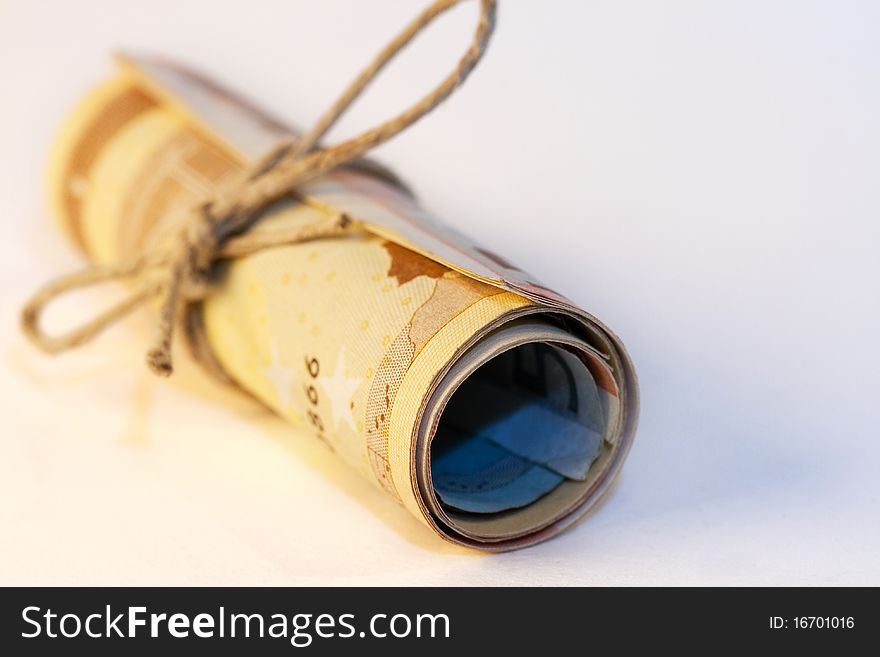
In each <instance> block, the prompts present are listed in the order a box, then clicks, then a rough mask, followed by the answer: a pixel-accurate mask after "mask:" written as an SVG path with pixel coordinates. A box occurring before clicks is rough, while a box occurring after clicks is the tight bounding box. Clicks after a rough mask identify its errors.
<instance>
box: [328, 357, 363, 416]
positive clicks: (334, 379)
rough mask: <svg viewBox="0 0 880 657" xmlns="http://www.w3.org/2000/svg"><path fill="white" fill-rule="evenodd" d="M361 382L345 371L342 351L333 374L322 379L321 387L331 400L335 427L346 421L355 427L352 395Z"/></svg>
mask: <svg viewBox="0 0 880 657" xmlns="http://www.w3.org/2000/svg"><path fill="white" fill-rule="evenodd" d="M360 384H361V381H360V379H356V378H352V377H350V376H348V375H347V374H346V373H345V352H344V351H340V352H339V358H337V359H336V367H335V369H334V371H333V374H332V375H330V376H327V377H324V378H323V379H321V387H322V388H323V389H324V394H325V395H326V396H327V398H328V399H329V400H330V410H331V412H332V413H333V428H334V429H335V428H336V427H338V426H339V423H340V422H345V423H346V424H348V426H350V427H351V428H352V429H354V428H355V426H354V420H353V418H352V415H351V396H352V395H353V394H354V391H355V390H357V387H358V386H359V385H360Z"/></svg>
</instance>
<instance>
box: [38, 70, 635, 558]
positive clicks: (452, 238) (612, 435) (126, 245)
mask: <svg viewBox="0 0 880 657" xmlns="http://www.w3.org/2000/svg"><path fill="white" fill-rule="evenodd" d="M292 134H295V133H294V131H292V130H291V129H290V128H289V127H287V126H286V125H284V123H283V122H281V121H278V120H277V119H274V118H272V117H270V116H269V115H267V114H266V113H264V112H262V111H260V110H257V109H255V108H254V107H253V105H251V104H250V103H248V102H246V101H244V100H242V99H240V98H239V97H238V96H236V95H235V94H233V93H231V92H229V91H228V90H226V89H224V88H222V87H220V86H219V85H217V84H216V83H214V82H212V81H209V80H207V79H206V78H204V77H203V76H200V75H196V74H194V73H192V72H191V71H189V70H187V69H185V68H183V67H181V66H179V65H176V64H171V63H168V62H163V61H157V60H151V59H146V58H137V57H122V58H120V61H119V67H118V70H117V72H116V74H115V75H114V76H113V77H111V78H110V79H109V80H107V81H105V82H104V83H103V84H101V85H100V86H98V87H97V88H96V89H94V90H93V91H92V92H91V93H90V94H88V95H87V96H86V98H85V99H84V100H83V101H82V102H81V104H80V105H79V106H78V107H77V108H76V109H75V110H74V111H73V112H72V113H71V115H70V117H69V119H68V120H67V122H66V124H65V126H64V128H63V130H62V132H61V135H60V137H59V139H58V141H57V143H56V146H55V149H54V151H53V154H52V159H51V167H50V185H49V186H50V194H51V198H52V204H53V207H54V210H55V213H56V214H57V216H58V217H59V219H60V220H61V223H62V225H63V226H64V228H65V230H66V232H67V234H68V235H69V236H70V238H71V239H72V240H73V241H74V242H75V244H76V245H77V246H78V247H79V248H80V249H82V251H83V252H84V253H85V255H86V256H87V257H88V258H89V259H90V260H92V261H93V262H96V263H113V262H116V261H119V260H120V259H124V258H130V257H134V256H137V255H138V254H139V253H142V252H143V250H144V249H148V248H150V247H151V246H154V245H156V244H157V243H159V242H161V241H162V240H165V239H168V236H169V235H170V234H172V233H173V231H174V230H175V228H176V227H179V224H180V221H181V220H182V219H183V218H184V217H185V215H186V210H187V209H188V208H190V207H192V206H193V205H195V204H197V203H199V202H202V201H204V200H205V199H206V198H209V197H210V196H211V194H212V191H213V190H215V189H217V188H218V186H220V185H222V184H223V183H224V181H226V180H228V179H229V178H230V177H231V176H234V175H236V174H237V173H239V172H240V171H242V170H243V169H244V168H245V167H247V166H248V165H250V164H252V162H253V161H254V160H255V159H256V158H257V157H259V156H260V155H262V154H263V153H264V152H266V151H267V150H268V149H269V148H271V147H272V146H273V145H275V144H277V143H278V142H279V141H281V140H282V139H286V138H289V137H290V136H291V135H292ZM340 214H345V215H346V216H349V217H352V218H353V219H355V220H357V223H358V225H359V226H361V227H362V229H361V230H358V231H355V232H351V233H347V234H345V235H340V236H335V237H328V238H323V239H315V240H309V241H304V242H302V243H297V244H289V245H283V246H275V247H273V248H267V249H263V250H261V251H259V252H257V253H252V254H250V255H244V256H242V257H237V258H229V259H227V260H225V261H223V262H222V263H221V264H220V265H219V266H217V267H216V269H217V271H216V279H217V281H216V287H215V289H214V291H213V292H212V293H211V294H210V295H209V296H208V297H207V298H206V299H205V300H204V301H203V302H201V304H200V305H199V306H198V309H197V315H198V316H197V317H195V318H194V320H193V321H195V322H196V323H197V324H198V326H199V330H201V331H202V332H203V333H204V337H205V338H206V343H207V344H208V345H209V349H208V350H207V351H208V352H209V353H203V354H201V355H200V356H201V357H200V360H203V362H208V361H210V363H211V366H212V367H213V369H214V370H216V371H219V372H222V374H223V376H225V377H226V378H227V379H228V380H229V381H230V382H232V383H234V384H235V385H237V386H239V387H240V388H241V389H242V390H243V391H246V392H247V393H250V394H251V395H252V396H254V397H255V398H257V399H258V400H260V401H261V402H262V403H264V404H265V405H267V406H268V407H270V408H271V409H273V410H274V411H275V412H276V413H278V414H279V415H280V416H282V417H283V418H285V419H286V420H288V421H289V422H290V423H291V425H292V426H293V430H292V432H293V433H297V434H302V435H303V436H311V437H312V438H313V439H317V440H320V441H322V442H323V443H324V444H326V446H327V448H328V449H330V450H333V452H335V453H336V454H337V455H338V456H339V457H341V458H343V459H345V460H346V461H347V462H348V463H350V464H351V465H352V466H353V467H354V468H355V470H357V471H359V472H360V474H361V475H362V476H365V477H367V478H368V479H370V480H372V481H373V482H375V483H376V485H377V486H380V487H381V488H382V489H383V490H384V491H386V492H387V493H388V495H389V496H390V498H392V499H393V500H395V501H396V502H398V503H400V504H402V505H404V506H405V507H406V508H407V509H408V510H409V511H410V512H411V513H412V514H413V515H414V516H415V517H416V518H418V519H419V520H420V521H421V522H422V523H424V524H425V525H427V526H428V527H430V528H431V529H433V530H434V531H435V532H436V533H438V534H439V535H440V536H442V537H444V538H446V539H448V540H450V541H454V542H457V543H460V544H463V545H467V546H471V547H475V548H479V549H486V550H504V549H511V548H516V547H521V546H524V545H528V544H532V543H534V542H537V541H540V540H543V539H545V538H547V537H549V536H552V535H553V534H555V533H557V532H559V531H560V530H562V529H563V528H565V527H567V526H568V525H570V524H571V523H573V522H574V521H576V520H577V519H578V518H580V517H582V516H583V515H584V514H585V513H586V512H587V511H588V510H589V509H590V508H591V507H592V506H593V505H595V503H596V502H597V501H598V500H600V499H601V498H602V497H603V496H604V495H605V494H606V493H607V492H608V490H609V487H610V484H611V482H612V481H613V479H614V477H615V475H616V474H617V473H618V472H619V470H620V467H621V465H622V463H623V461H624V459H625V457H626V454H627V451H628V449H629V447H630V444H631V441H632V437H633V434H634V431H635V425H636V418H637V403H638V402H637V386H636V379H635V374H634V371H633V368H632V365H631V363H630V360H629V358H628V356H627V355H626V352H625V350H624V348H623V346H622V345H621V343H620V342H619V340H618V339H617V338H616V337H615V336H614V334H612V333H611V332H610V331H609V330H608V329H607V328H606V327H604V326H603V325H602V324H601V323H600V322H599V321H598V320H596V319H595V318H593V317H592V316H590V315H588V314H587V313H585V312H584V311H582V310H580V309H578V308H577V307H576V306H574V305H573V304H572V303H571V302H570V301H568V300H567V299H565V298H564V297H562V296H561V295H558V294H556V293H555V292H552V291H550V290H548V289H546V288H545V287H543V286H541V285H540V284H538V283H536V282H535V281H534V279H533V278H532V277H531V276H529V275H528V274H526V273H525V272H522V271H521V270H519V269H518V268H516V267H515V266H513V265H511V264H510V263H508V262H507V261H505V260H504V259H503V258H501V257H500V256H498V255H496V254H494V253H493V252H492V251H490V250H488V249H486V248H482V247H480V246H478V245H476V244H474V243H472V242H471V241H469V240H468V239H467V238H465V237H463V236H461V235H458V234H457V233H454V232H453V231H451V230H449V229H448V228H445V227H443V225H442V224H441V223H439V222H437V221H435V220H434V219H432V218H431V217H429V216H428V215H427V214H426V213H425V211H424V210H423V209H422V208H420V207H419V205H418V204H417V202H416V201H415V200H414V199H413V198H412V196H411V195H410V194H409V192H408V191H407V190H405V189H404V188H403V187H402V186H401V185H400V184H399V183H398V182H397V180H396V179H395V177H394V176H393V174H390V173H389V172H387V171H386V170H384V169H383V168H381V167H379V166H377V165H374V164H371V163H369V162H360V163H357V164H356V165H353V166H349V167H346V168H344V169H341V170H339V171H335V172H332V173H330V174H328V175H327V176H325V177H323V178H322V179H319V180H317V181H315V182H313V183H309V184H308V185H306V186H304V187H303V188H302V189H298V190H296V192H295V193H291V195H290V196H289V197H287V198H284V199H283V200H281V201H279V202H276V203H274V204H272V205H271V206H270V207H268V208H266V210H265V212H264V216H263V217H262V219H261V220H260V222H259V223H258V224H257V225H256V227H255V228H254V229H253V230H254V231H256V232H264V233H265V234H266V235H269V236H271V235H272V234H273V231H285V232H290V231H291V230H294V229H299V228H303V229H307V228H308V227H309V226H314V225H320V224H321V222H326V221H328V220H329V219H332V218H333V217H335V216H339V215H340ZM301 503H307V501H301Z"/></svg>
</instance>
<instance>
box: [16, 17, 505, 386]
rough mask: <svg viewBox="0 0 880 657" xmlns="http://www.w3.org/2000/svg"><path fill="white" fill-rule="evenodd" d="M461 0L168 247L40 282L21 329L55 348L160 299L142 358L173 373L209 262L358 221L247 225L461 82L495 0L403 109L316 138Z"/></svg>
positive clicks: (408, 36)
mask: <svg viewBox="0 0 880 657" xmlns="http://www.w3.org/2000/svg"><path fill="white" fill-rule="evenodd" d="M460 1H461V0H437V1H436V2H434V3H433V4H431V5H430V6H429V7H427V8H426V9H425V10H423V11H422V13H421V14H419V15H418V16H417V17H416V18H415V20H413V21H412V22H411V23H410V24H409V25H407V26H406V27H405V28H404V29H403V30H402V31H401V32H400V33H399V34H398V35H397V36H396V37H394V38H393V39H392V40H391V41H390V42H389V43H388V44H387V45H386V46H385V47H384V48H383V49H382V50H381V51H380V52H379V54H378V55H376V56H375V57H374V58H373V60H372V61H371V62H370V63H369V64H368V65H367V67H366V68H364V70H363V71H361V73H360V74H359V75H358V76H357V77H356V78H355V79H354V80H353V81H352V82H351V83H350V84H349V85H348V87H347V88H346V89H345V91H344V92H343V93H342V95H340V96H339V98H338V99H337V100H336V101H335V102H334V103H333V105H332V106H331V107H330V108H329V109H328V110H327V111H326V112H325V113H324V114H323V115H322V116H321V118H320V119H319V120H318V121H317V122H316V123H315V125H314V126H313V127H312V128H311V130H309V131H308V132H307V133H306V134H305V135H304V136H303V137H302V138H300V139H299V140H296V141H290V142H285V143H282V144H281V145H280V146H278V147H277V148H275V149H273V150H272V151H271V152H269V153H268V154H267V155H265V156H264V157H263V158H262V159H261V160H260V161H258V162H257V163H256V164H255V165H254V166H253V167H251V168H250V169H248V170H246V171H244V172H243V173H242V174H241V175H239V176H237V177H236V178H235V179H234V180H233V181H232V182H231V183H230V184H228V185H225V186H224V187H223V188H222V189H220V190H218V191H217V193H216V194H215V196H214V197H213V198H212V199H211V200H209V201H208V202H206V203H204V204H202V205H199V206H197V207H195V208H193V209H191V210H190V211H189V214H188V216H187V218H186V219H185V221H184V225H183V229H182V230H181V231H180V234H179V235H178V236H177V239H175V240H174V241H173V242H172V243H171V244H170V246H163V247H161V248H158V249H156V250H155V251H153V252H149V253H146V254H143V255H140V256H136V257H134V258H132V259H131V260H129V261H127V262H121V263H118V264H115V265H110V266H91V267H88V268H87V269H85V270H83V271H80V272H75V273H73V274H68V275H65V276H61V277H59V278H57V279H55V280H53V281H51V282H50V283H49V284H48V285H46V286H44V287H43V288H42V289H40V290H39V291H38V292H37V293H36V294H35V295H34V296H33V297H32V298H31V299H30V300H29V301H28V302H27V303H26V305H25V306H24V308H23V310H22V314H21V325H22V330H23V331H24V333H25V335H26V336H27V337H28V338H29V339H30V340H31V342H33V343H34V344H35V345H36V346H37V347H38V348H40V349H41V350H43V351H44V352H46V353H52V354H55V353H60V352H63V351H66V350H69V349H73V348H75V347H78V346H80V345H82V344H84V343H86V342H88V341H90V340H92V339H93V338H95V337H96V336H97V335H98V334H99V333H100V332H102V331H103V330H104V329H106V328H107V327H109V326H110V325H112V324H114V323H115V322H117V321H119V320H120V319H121V318H123V317H124V316H126V315H128V314H129V313H130V312H132V311H133V310H135V309H136V308H138V307H140V306H142V305H143V304H144V303H146V302H147V301H149V300H150V299H153V298H156V297H158V298H159V300H160V308H159V318H158V321H157V324H156V337H155V340H154V342H153V344H152V346H151V348H150V349H149V351H148V352H147V365H148V366H149V367H150V369H151V370H152V371H153V372H154V373H156V374H158V375H160V376H169V375H170V374H171V373H172V371H173V360H172V340H173V335H174V328H175V325H176V324H177V321H178V317H179V316H180V315H181V312H182V310H183V309H184V308H185V307H186V306H187V305H189V304H193V303H197V302H198V301H201V300H202V299H204V298H205V297H206V296H207V295H208V294H210V292H211V290H212V287H213V283H214V281H213V273H214V265H215V263H217V262H218V261H220V260H223V259H228V258H237V257H242V256H244V255H248V254H250V253H255V252H257V251H260V250H263V249H268V248H273V247H276V246H282V245H286V244H295V243H300V242H303V241H306V240H312V239H320V238H326V237H336V236H340V235H344V234H348V233H350V232H351V231H353V230H358V229H359V228H360V225H359V223H358V222H357V221H355V220H352V219H351V218H349V217H348V216H346V215H338V216H331V217H327V218H326V220H324V221H322V222H318V223H317V224H314V225H310V226H305V227H301V228H297V229H296V230H294V231H291V232H289V233H283V234H272V235H260V234H259V233H258V232H249V231H250V229H251V228H252V227H253V226H254V224H255V223H256V222H258V221H259V219H260V217H261V213H260V210H261V209H262V208H264V207H265V206H266V205H267V204H269V203H271V202H273V201H276V200H278V199H280V198H281V197H283V196H285V195H287V194H289V193H291V192H292V191H294V190H295V189H296V188H297V187H298V186H299V185H302V184H303V183H306V182H308V181H310V180H313V179H314V178H317V177H318V176H321V175H322V174H325V173H327V172H328V171H330V170H332V169H335V168H337V167H339V166H341V165H343V164H346V163H349V162H352V161H353V160H356V159H358V158H360V157H361V156H363V155H364V154H365V153H367V152H368V151H370V150H372V149H373V148H375V147H377V146H379V145H380V144H383V143H384V142H386V141H388V140H389V139H392V138H393V137H394V136H396V135H397V134H399V133H401V132H403V131H404V130H406V129H407V128H408V127H409V126H410V125H412V124H413V123H415V122H416V121H418V120H419V119H420V118H422V117H423V116H424V115H425V114H427V113H428V112H430V111H431V110H432V109H434V108H435V107H437V105H439V104H440V103H442V102H443V101H444V100H446V98H448V97H449V96H450V95H451V94H452V93H453V92H454V91H455V89H456V88H458V86H459V85H461V84H462V83H463V82H464V81H465V79H466V78H467V76H468V75H469V74H470V72H471V71H472V70H473V69H474V67H475V66H476V65H477V63H478V62H479V60H480V58H481V57H482V56H483V53H484V52H485V50H486V46H487V45H488V41H489V37H490V36H491V34H492V30H493V28H494V24H495V13H496V0H480V17H479V22H478V24H477V29H476V31H475V33H474V36H473V40H472V41H471V44H470V47H469V48H468V49H467V51H466V52H465V53H464V55H462V57H461V58H460V59H459V61H458V64H457V65H456V66H455V68H454V69H453V70H452V72H451V73H450V74H449V75H447V76H446V77H445V78H444V79H443V80H442V81H441V82H440V84H439V85H438V86H436V87H435V88H434V89H433V90H432V91H431V92H429V93H428V94H427V95H425V96H424V97H423V98H421V99H420V100H419V101H417V102H416V103H415V104H414V105H412V106H410V107H409V108H407V109H406V110H404V111H403V112H401V113H400V114H398V115H396V116H394V117H392V118H390V119H388V120H386V121H384V122H382V123H380V124H379V125H377V126H375V127H373V128H371V129H369V130H366V131H364V132H362V133H361V134H359V135H357V136H356V137H353V138H351V139H348V140H346V141H343V142H340V143H338V144H335V145H333V146H327V147H320V146H318V142H319V141H320V139H321V138H322V137H323V136H324V135H325V134H326V133H327V131H328V130H330V128H331V127H333V125H334V124H335V123H336V122H337V121H338V120H339V118H340V117H341V116H342V114H343V113H344V112H345V111H346V110H347V109H348V108H349V107H350V106H351V105H352V103H354V101H355V100H356V99H357V98H358V97H359V96H360V95H361V93H362V92H363V91H364V90H365V89H366V88H367V86H368V85H369V84H370V82H372V80H373V79H374V78H375V77H376V75H378V73H379V72H380V71H381V70H382V69H383V68H384V67H385V65H386V64H388V62H389V61H391V59H393V58H394V57H395V55H397V54H398V53H399V52H400V51H401V50H403V48H404V47H405V46H406V45H407V44H408V43H409V42H410V41H411V40H412V39H413V37H415V36H416V35H417V34H418V33H419V32H421V31H422V30H423V29H424V28H425V27H427V25H428V24H429V23H431V22H432V21H433V20H434V19H435V18H436V17H438V16H439V15H441V14H443V13H444V12H446V11H447V10H449V9H451V8H452V7H454V6H455V5H457V4H459V2H460ZM125 279H131V280H133V281H134V282H135V290H134V292H132V293H131V294H130V295H129V296H128V297H126V298H125V299H123V300H122V301H121V302H119V303H117V304H116V305H114V306H111V307H110V308H108V309H106V310H104V311H103V312H101V313H99V314H98V315H97V316H95V317H94V318H92V319H91V320H89V321H87V322H86V323H84V324H82V325H81V326H79V327H77V328H74V329H72V330H70V331H68V332H66V333H63V334H60V335H49V334H48V333H46V332H45V331H44V330H43V327H42V325H41V323H40V318H41V315H42V313H43V311H44V310H45V308H46V307H47V306H48V305H49V304H50V303H51V302H52V301H53V300H55V299H57V298H58V297H60V296H62V295H65V294H67V293H69V292H71V291H74V290H77V289H82V288H87V287H91V286H94V285H98V284H101V283H104V282H108V281H119V280H125Z"/></svg>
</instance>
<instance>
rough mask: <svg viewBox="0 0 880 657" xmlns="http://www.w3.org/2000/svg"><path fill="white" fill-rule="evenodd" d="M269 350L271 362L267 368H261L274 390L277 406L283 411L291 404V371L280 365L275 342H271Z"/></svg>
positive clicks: (292, 380)
mask: <svg viewBox="0 0 880 657" xmlns="http://www.w3.org/2000/svg"><path fill="white" fill-rule="evenodd" d="M270 349H271V351H270V358H271V359H272V360H271V362H270V363H269V366H268V367H264V368H263V373H264V374H265V375H266V378H267V379H269V381H270V382H271V383H272V387H273V388H275V394H276V395H277V396H278V404H279V406H280V407H281V408H282V409H285V408H288V407H289V406H290V405H291V403H292V402H293V383H294V376H293V370H291V369H290V368H289V367H285V366H284V365H282V364H281V354H280V353H279V352H278V341H277V340H272V346H271V348H270Z"/></svg>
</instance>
